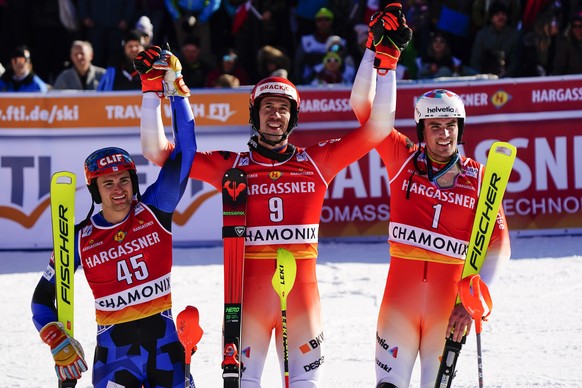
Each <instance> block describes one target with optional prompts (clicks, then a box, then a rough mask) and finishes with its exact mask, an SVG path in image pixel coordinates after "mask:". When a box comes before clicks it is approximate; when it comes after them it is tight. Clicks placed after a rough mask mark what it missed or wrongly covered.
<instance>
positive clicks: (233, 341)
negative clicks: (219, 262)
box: [222, 168, 247, 388]
mask: <svg viewBox="0 0 582 388" xmlns="http://www.w3.org/2000/svg"><path fill="white" fill-rule="evenodd" d="M246 206H247V177H246V174H245V173H244V172H243V171H242V170H239V169H235V168H233V169H230V170H228V171H226V172H225V173H224V176H223V178H222V225H223V226H222V238H223V242H224V326H223V345H224V351H223V361H222V370H223V372H222V378H223V381H224V383H223V384H224V385H223V387H224V388H240V376H241V372H242V364H241V361H240V337H241V322H242V288H243V274H244V248H245V245H244V242H245V236H246Z"/></svg>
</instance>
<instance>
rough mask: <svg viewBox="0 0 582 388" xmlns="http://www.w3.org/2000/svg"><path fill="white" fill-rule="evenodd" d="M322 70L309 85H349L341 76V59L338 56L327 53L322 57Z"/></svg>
mask: <svg viewBox="0 0 582 388" xmlns="http://www.w3.org/2000/svg"><path fill="white" fill-rule="evenodd" d="M322 62H323V68H322V69H321V70H320V71H319V72H318V73H317V74H316V75H315V78H313V81H311V85H314V86H317V85H333V84H351V82H348V81H346V80H344V78H343V75H342V58H341V57H340V56H339V54H337V53H334V52H328V53H327V54H325V57H323V61H322Z"/></svg>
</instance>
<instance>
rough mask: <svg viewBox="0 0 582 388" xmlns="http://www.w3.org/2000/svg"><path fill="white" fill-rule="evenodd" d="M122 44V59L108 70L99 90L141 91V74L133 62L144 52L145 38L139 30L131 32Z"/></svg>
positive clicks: (126, 35)
mask: <svg viewBox="0 0 582 388" xmlns="http://www.w3.org/2000/svg"><path fill="white" fill-rule="evenodd" d="M121 44H122V50H123V53H122V57H121V59H120V60H118V61H117V63H116V64H114V65H112V66H109V67H107V68H106V71H105V74H104V75H103V78H101V81H100V82H99V85H98V86H97V90H99V91H111V90H139V89H141V82H140V77H139V73H138V72H137V71H136V70H135V68H134V67H133V60H134V59H135V58H136V57H137V55H138V54H139V53H140V52H141V51H143V50H144V48H145V47H144V36H143V34H142V33H141V32H139V31H137V30H129V31H128V32H127V33H126V34H125V38H124V39H123V41H122V42H121Z"/></svg>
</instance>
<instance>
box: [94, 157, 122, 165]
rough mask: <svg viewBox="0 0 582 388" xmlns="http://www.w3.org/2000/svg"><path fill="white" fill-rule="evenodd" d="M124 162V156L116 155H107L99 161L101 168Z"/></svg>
mask: <svg viewBox="0 0 582 388" xmlns="http://www.w3.org/2000/svg"><path fill="white" fill-rule="evenodd" d="M119 162H123V155H122V154H115V155H107V156H106V157H104V158H101V159H99V162H98V164H99V166H101V167H105V166H108V165H110V164H113V163H119Z"/></svg>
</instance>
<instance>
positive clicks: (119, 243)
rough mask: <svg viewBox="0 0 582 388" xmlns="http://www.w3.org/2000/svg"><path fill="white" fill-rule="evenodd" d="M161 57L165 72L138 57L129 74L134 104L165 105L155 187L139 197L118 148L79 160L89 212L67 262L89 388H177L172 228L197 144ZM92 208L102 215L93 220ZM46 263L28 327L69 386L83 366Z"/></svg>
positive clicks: (182, 97)
mask: <svg viewBox="0 0 582 388" xmlns="http://www.w3.org/2000/svg"><path fill="white" fill-rule="evenodd" d="M158 54H159V52H158ZM165 59H166V60H167V61H168V62H171V63H172V65H171V66H169V68H168V69H165V70H157V69H152V68H151V62H150V61H149V60H148V59H147V56H146V54H145V52H144V53H141V54H140V55H138V57H137V58H136V68H138V69H141V70H142V71H140V74H141V73H144V74H143V75H142V77H143V80H142V84H143V85H144V89H143V91H144V99H143V104H144V105H147V104H150V103H152V102H151V101H148V99H147V98H146V97H153V98H155V99H158V97H161V96H167V97H170V101H171V102H170V103H171V107H172V113H173V117H172V121H173V130H174V137H175V139H176V142H177V144H179V145H178V146H176V148H175V150H173V151H172V154H171V156H170V158H169V159H168V160H167V162H166V163H165V164H164V165H163V166H162V169H161V171H160V173H159V175H158V178H157V180H156V181H155V182H154V183H153V184H152V185H150V186H149V187H148V188H147V189H146V191H145V192H144V194H143V195H140V192H139V186H138V178H137V173H136V167H135V162H134V161H133V158H132V156H131V155H130V154H129V153H128V152H127V151H126V150H124V149H121V148H117V147H106V148H101V149H98V150H96V151H94V152H93V153H91V154H90V155H89V156H88V157H87V159H86V160H85V180H86V184H87V188H88V189H89V192H90V194H91V199H92V205H91V210H90V211H89V214H88V215H87V218H86V219H85V220H83V221H82V222H80V223H79V224H78V225H76V226H75V231H74V233H75V236H74V237H75V238H74V241H75V252H74V263H75V269H78V268H81V267H82V268H83V272H84V274H85V277H86V279H87V282H88V284H89V287H90V288H91V290H92V292H93V296H94V298H95V318H96V321H97V345H96V349H95V355H94V360H93V385H92V386H94V387H97V388H105V387H126V388H129V387H142V386H143V387H184V382H185V367H184V360H185V354H184V347H183V346H182V344H181V343H180V341H179V338H178V333H177V330H176V326H175V324H174V321H173V318H172V311H171V307H172V294H171V282H170V273H171V267H172V232H171V230H172V229H171V227H172V217H173V214H174V211H175V209H176V206H177V205H178V202H179V201H180V199H181V197H182V195H183V194H184V191H185V189H186V185H187V183H188V179H189V172H190V166H191V165H192V162H193V160H194V155H195V153H196V138H195V135H194V127H195V123H194V118H193V114H192V109H191V107H190V104H189V102H188V99H187V98H186V97H188V96H189V90H188V88H187V87H185V85H183V83H182V84H181V85H180V86H181V87H180V93H177V92H172V90H174V91H175V89H173V85H174V83H175V82H176V78H179V76H180V74H179V70H178V71H175V70H176V69H178V68H180V69H181V66H180V64H179V61H178V60H177V59H176V57H175V56H173V55H171V53H170V54H166V58H165ZM144 68H146V69H147V70H148V71H147V73H146V71H143V69H144ZM170 73H171V74H170ZM168 80H169V81H168ZM150 92H152V93H150ZM95 203H97V204H101V209H100V211H99V212H98V213H96V214H93V209H94V204H95ZM54 256H55V255H54V253H53V256H52V257H51V259H50V262H49V264H48V267H47V268H46V270H45V271H44V273H43V275H42V276H41V278H40V281H39V282H38V285H37V286H36V288H35V290H34V294H33V297H32V306H31V308H32V320H33V323H34V325H35V327H36V329H37V330H38V331H39V333H40V337H41V339H42V340H43V342H45V343H46V344H47V345H49V346H50V348H51V352H52V355H53V358H54V360H55V370H56V373H57V377H58V378H59V379H60V380H75V379H79V378H81V374H82V373H83V372H85V371H86V370H87V362H86V361H85V356H84V352H83V349H82V347H81V345H80V344H79V342H78V341H76V340H75V339H74V338H72V337H71V336H70V335H69V334H68V333H67V332H66V331H65V330H64V325H63V324H62V323H61V322H58V319H57V311H56V308H55V299H56V286H55V277H56V276H58V274H55V265H54V264H55V257H54ZM190 381H191V382H192V383H191V384H192V385H191V387H194V385H193V380H192V378H190Z"/></svg>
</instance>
